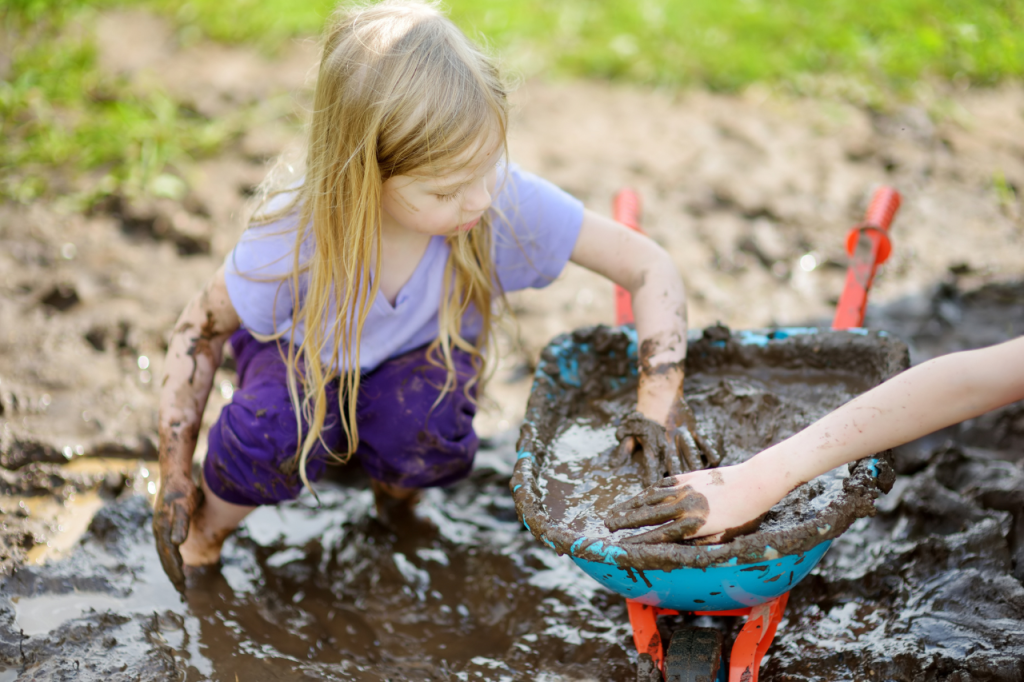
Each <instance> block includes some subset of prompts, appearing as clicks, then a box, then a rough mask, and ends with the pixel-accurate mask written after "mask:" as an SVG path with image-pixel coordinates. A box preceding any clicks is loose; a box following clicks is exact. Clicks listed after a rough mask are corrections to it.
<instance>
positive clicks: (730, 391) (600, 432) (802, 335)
mask: <svg viewBox="0 0 1024 682" xmlns="http://www.w3.org/2000/svg"><path fill="white" fill-rule="evenodd" d="M636 356H637V342H636V332H635V331H634V330H633V329H632V328H631V327H616V328H611V327H605V326H597V327H589V328H585V329H580V330H577V331H575V332H573V333H572V334H565V335H562V336H559V337H557V338H555V339H554V340H553V341H552V342H551V343H550V344H549V345H548V346H547V347H546V348H545V349H544V352H543V353H542V355H541V362H540V364H539V367H538V368H537V371H536V374H535V378H534V384H533V389H532V392H531V395H530V400H529V403H528V404H527V410H526V418H525V420H524V423H523V427H522V431H521V434H520V438H519V443H518V446H517V450H518V460H517V462H516V466H515V471H514V474H513V476H512V480H511V483H510V486H511V488H512V494H513V496H514V498H515V502H516V510H517V512H518V514H519V518H520V519H521V520H522V522H523V523H524V525H525V526H526V527H527V528H528V529H529V530H530V532H532V533H533V535H534V536H536V537H537V539H539V540H540V541H542V542H543V543H545V544H546V545H548V546H549V547H551V548H552V549H554V550H555V551H556V552H558V553H559V554H568V555H569V556H570V557H571V558H572V560H573V561H574V562H575V563H576V564H577V565H578V566H579V567H580V568H581V569H583V570H584V571H585V572H586V573H587V574H589V575H590V576H591V577H593V578H594V579H596V580H597V581H598V582H600V583H602V584H604V585H605V586H607V587H608V588H610V589H612V590H614V591H615V592H618V593H620V594H622V595H623V596H625V597H628V598H630V599H633V600H635V601H637V602H640V603H642V604H648V605H650V606H656V607H660V608H666V609H675V610H679V611H725V610H731V609H740V608H744V607H750V606H757V605H759V604H763V603H765V602H768V601H770V600H771V599H773V598H775V597H778V596H779V595H781V594H783V593H785V592H787V591H789V590H790V589H792V587H793V586H794V585H796V584H797V583H798V582H799V581H800V580H801V579H802V578H804V577H805V576H806V575H807V574H808V573H809V572H810V571H811V569H813V568H814V566H815V565H816V564H817V562H818V561H819V560H820V559H821V557H822V556H823V555H824V553H825V551H826V550H827V549H828V547H829V545H830V544H831V541H832V540H833V539H834V538H836V537H838V536H839V535H840V534H842V533H843V532H844V531H845V530H846V529H847V528H849V527H850V525H851V524H852V523H853V522H854V521H855V520H857V519H858V518H861V517H864V516H869V515H873V514H874V500H875V498H876V497H877V496H878V493H879V492H888V490H889V489H890V488H891V486H892V483H893V481H894V479H895V474H894V472H893V468H892V462H891V452H883V453H879V454H877V455H875V456H873V457H868V458H865V459H861V460H859V461H857V462H854V463H853V464H851V465H849V466H848V467H847V466H843V467H840V468H839V469H837V470H835V471H833V472H830V473H828V474H826V475H824V476H822V477H819V478H818V479H815V480H814V481H811V482H808V483H806V484H804V485H802V486H800V487H799V488H797V490H795V491H793V492H792V493H790V495H789V496H787V498H786V499H784V500H783V501H782V502H780V503H779V505H776V507H775V508H773V509H772V511H771V512H769V514H768V515H767V516H766V517H765V520H764V521H762V523H761V525H760V526H759V527H758V528H757V529H756V530H754V531H753V532H751V533H749V534H746V535H742V536H739V537H736V538H734V539H733V540H731V541H729V542H726V543H722V544H704V545H700V544H685V543H657V544H653V543H623V542H622V540H624V539H626V538H628V537H630V536H631V535H635V534H637V533H639V532H642V530H623V531H617V532H616V533H611V532H609V531H608V530H607V529H606V528H605V527H604V526H603V524H602V523H601V520H602V513H601V512H602V510H603V509H606V508H607V506H609V505H611V504H614V503H616V502H619V501H622V500H624V499H628V498H629V497H631V496H632V495H634V494H636V493H638V492H640V490H642V488H643V485H642V483H641V482H640V476H639V465H638V464H637V463H636V462H627V463H625V464H623V463H621V462H620V463H618V465H619V467H618V468H616V467H615V465H614V464H613V454H612V451H613V447H614V444H615V443H614V430H615V426H616V424H617V422H618V420H619V419H620V418H621V416H622V415H623V414H624V413H625V412H628V411H629V410H631V409H633V406H635V400H636V397H635V396H636V384H637V371H636V366H637V357H636ZM908 366H909V355H908V353H907V348H906V346H905V345H904V344H903V343H902V342H901V341H899V340H898V339H896V338H894V337H891V336H889V335H887V334H886V333H885V332H869V331H867V330H864V329H853V330H844V331H835V330H819V329H815V328H782V329H774V330H764V331H740V332H730V331H729V330H728V329H727V328H725V327H722V326H716V327H712V328H708V329H706V330H704V331H703V333H701V332H692V333H691V337H690V339H689V346H688V352H687V360H686V377H687V378H686V385H685V391H686V395H687V401H688V402H689V403H690V406H691V407H692V408H693V410H694V413H695V414H696V415H697V418H698V425H699V428H700V429H701V432H702V435H704V437H705V438H706V439H708V440H709V441H710V442H712V443H714V444H716V447H717V448H718V450H719V452H720V453H724V458H723V461H722V465H727V464H735V463H738V462H739V461H743V460H744V459H746V458H748V457H750V456H752V455H753V454H756V452H757V451H760V450H761V449H763V448H764V447H767V446H769V445H771V444H772V443H774V442H778V441H780V440H782V439H783V438H785V437H788V436H789V435H791V433H794V432H796V431H798V430H800V429H802V428H804V427H805V426H808V425H809V424H811V423H812V422H813V421H815V420H816V419H818V418H819V417H820V416H822V415H823V414H825V413H827V412H828V411H830V410H832V409H834V408H835V407H838V405H839V404H841V403H843V402H845V401H846V400H849V399H850V398H851V397H853V396H854V395H856V394H857V393H860V392H862V391H864V390H867V389H868V388H870V387H872V386H874V385H877V384H879V383H881V382H883V381H885V380H886V379H888V378H889V377H891V376H893V375H895V374H897V373H898V372H900V371H902V370H904V369H906V368H907V367H908ZM794 377H795V381H796V382H797V383H799V382H800V381H803V382H804V383H805V384H806V386H808V387H809V388H806V387H805V388H802V389H801V390H803V392H804V394H806V395H804V397H803V398H802V400H803V402H802V403H799V404H797V403H793V402H792V400H791V399H790V397H787V395H786V387H787V386H789V385H790V384H792V383H793V381H794ZM829 382H833V383H831V384H830V383H829ZM750 386H755V388H756V387H760V388H756V390H752V389H750V388H749V387H750ZM723 395H724V396H725V398H723ZM730 395H731V396H732V397H729V396H730ZM737 396H738V397H737ZM723 405H724V406H725V407H723ZM723 410H724V411H723ZM730 410H732V412H730ZM734 434H740V435H739V436H735V437H734ZM736 438H739V440H736ZM730 439H732V440H730ZM744 439H745V440H744ZM733 441H735V442H733ZM737 443H739V444H740V445H739V446H737ZM736 494H737V495H742V494H743V491H742V490H737V491H736ZM602 496H603V497H602ZM570 498H571V499H572V501H571V503H567V502H566V500H567V499H570Z"/></svg>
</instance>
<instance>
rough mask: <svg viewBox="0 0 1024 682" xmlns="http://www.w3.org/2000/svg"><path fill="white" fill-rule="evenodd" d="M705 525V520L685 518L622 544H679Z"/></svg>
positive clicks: (636, 536)
mask: <svg viewBox="0 0 1024 682" xmlns="http://www.w3.org/2000/svg"><path fill="white" fill-rule="evenodd" d="M703 525H704V519H703V518H697V517H692V518H691V517H684V518H681V519H676V520H675V521H673V522H672V523H667V524H665V525H664V526H661V527H660V528H655V529H654V530H649V531H647V532H646V533H640V534H639V535H634V536H633V537H629V538H626V539H625V540H622V541H621V543H620V544H623V545H631V544H637V543H641V542H645V543H650V542H679V541H680V540H685V539H686V538H688V537H690V536H691V535H693V534H694V533H696V532H697V531H698V530H700V527H701V526H703Z"/></svg>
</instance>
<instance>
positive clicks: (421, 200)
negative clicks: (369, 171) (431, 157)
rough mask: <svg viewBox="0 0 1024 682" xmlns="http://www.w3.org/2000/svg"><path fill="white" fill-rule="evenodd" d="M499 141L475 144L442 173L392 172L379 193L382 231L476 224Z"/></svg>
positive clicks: (448, 229)
mask: <svg viewBox="0 0 1024 682" xmlns="http://www.w3.org/2000/svg"><path fill="white" fill-rule="evenodd" d="M502 150H503V148H502V145H500V144H493V145H491V144H488V145H486V146H484V147H482V148H480V149H479V150H478V151H476V153H475V154H474V155H473V156H472V157H471V158H470V160H469V163H468V164H466V165H465V166H463V167H462V168H461V169H459V170H457V171H454V172H452V173H448V174H445V175H419V174H410V175H396V176H394V177H392V178H389V179H388V180H386V181H385V182H384V186H383V191H382V194H381V209H382V210H383V214H384V215H383V225H382V227H383V229H384V232H385V234H387V233H390V234H400V233H402V232H415V233H418V234H425V235H431V236H434V235H440V236H448V235H453V234H456V233H458V232H468V231H469V230H472V229H473V228H474V227H476V225H477V223H479V222H480V218H481V216H483V214H484V212H485V211H486V210H487V209H488V208H490V206H491V201H492V200H493V196H494V187H495V184H496V182H497V164H498V160H499V159H500V158H501V153H502Z"/></svg>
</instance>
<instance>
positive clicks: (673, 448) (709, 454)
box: [615, 397, 720, 486]
mask: <svg viewBox="0 0 1024 682" xmlns="http://www.w3.org/2000/svg"><path fill="white" fill-rule="evenodd" d="M668 423H669V428H665V427H664V426H662V425H661V424H659V423H658V422H656V421H654V420H653V419H648V418H647V417H646V416H644V415H643V414H642V413H641V412H638V411H635V412H631V413H630V414H628V415H626V418H625V419H623V420H622V423H621V424H620V425H619V428H618V430H617V431H616V432H615V437H616V439H618V441H619V447H618V449H617V455H618V458H617V459H618V460H619V461H618V464H619V465H620V466H621V465H622V464H625V463H626V462H628V461H629V458H630V457H632V456H633V453H634V452H635V451H637V450H639V451H640V453H641V466H642V472H641V476H642V477H643V482H644V485H648V486H651V485H655V484H656V483H657V482H658V480H659V479H660V478H661V477H663V476H666V475H668V476H674V475H676V474H681V473H684V472H686V471H698V470H700V469H703V468H704V467H705V466H715V465H717V464H718V462H719V461H720V457H719V456H718V454H717V453H716V452H715V451H714V450H713V449H712V448H711V447H710V446H709V445H708V444H707V441H706V440H705V439H704V437H703V436H702V435H701V434H700V431H698V430H697V420H696V418H695V417H694V416H693V411H692V410H691V409H690V406H689V405H687V404H686V401H685V400H684V399H683V398H681V397H680V398H679V399H678V400H677V401H676V405H675V406H674V407H673V409H672V412H671V414H670V415H669V419H668Z"/></svg>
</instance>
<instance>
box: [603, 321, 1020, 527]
mask: <svg viewBox="0 0 1024 682" xmlns="http://www.w3.org/2000/svg"><path fill="white" fill-rule="evenodd" d="M1021 399H1024V337H1022V338H1019V339H1015V340H1013V341H1008V342H1006V343H1003V344H1000V345H997V346H992V347H990V348H983V349H981V350H973V351H964V352H961V353H953V354H951V355H946V356H943V357H939V358H935V359H934V360H929V361H928V362H925V363H923V364H920V365H918V366H916V367H913V368H911V369H909V370H907V371H906V372H903V373H902V374H899V375H897V376H895V377H893V378H892V379H890V380H889V381H887V382H885V383H883V384H881V385H879V386H876V387H875V388H873V389H871V390H870V391H868V392H866V393H864V394H862V395H860V396H858V397H856V398H854V399H853V400H851V401H850V402H848V403H846V404H845V405H843V406H842V407H840V408H838V409H837V410H835V411H834V412H831V413H829V414H828V415H826V416H824V417H822V418H821V419H819V420H818V421H817V422H815V423H814V424H812V425H810V426H809V427H807V428H806V429H804V430H803V431H801V432H799V433H797V434H796V435H794V436H792V437H790V438H788V439H786V440H784V441H782V442H781V443H778V444H777V445H773V446H772V447H770V448H768V449H767V450H765V451H764V452H762V453H760V454H758V455H757V456H755V457H753V458H751V459H749V460H748V461H746V462H744V463H743V464H739V465H736V466H732V467H722V468H720V469H715V470H713V471H702V472H697V473H695V474H685V475H682V476H678V477H676V478H675V479H674V480H673V479H666V481H665V482H664V484H663V485H661V486H660V487H659V488H655V489H648V490H646V491H644V492H643V493H641V495H639V496H637V497H636V498H633V499H632V500H629V501H627V502H626V503H624V504H623V505H621V506H620V508H619V509H617V510H616V511H615V513H613V515H612V516H610V517H609V519H608V521H607V523H608V526H609V527H614V528H616V529H617V528H636V527H640V526H646V525H652V524H655V523H662V522H664V521H669V520H672V519H678V521H677V522H674V523H672V524H668V526H665V527H662V528H659V529H657V530H656V531H652V533H654V534H655V535H652V536H648V537H647V538H646V541H648V542H650V541H659V540H670V539H680V538H682V537H697V536H703V535H713V534H716V533H719V532H721V531H725V530H728V529H734V528H738V527H743V526H744V524H749V523H750V522H751V521H752V520H756V519H759V518H760V517H761V516H763V515H764V514H765V513H766V512H767V511H768V510H769V509H771V508H772V506H774V505H775V504H776V503H777V502H778V501H779V500H781V499H782V498H783V497H785V496H786V494H787V493H788V492H789V491H791V490H792V489H794V488H795V487H797V486H798V485H800V484H801V483H804V482H806V481H810V480H811V479H813V478H815V477H817V476H820V475H821V474H823V473H825V472H826V471H830V470H832V469H834V468H836V467H837V466H840V465H842V464H846V463H849V462H852V461H854V460H857V459H861V458H862V457H867V456H870V455H873V454H875V453H878V452H882V451H884V450H888V449H889V448H892V447H895V446H897V445H901V444H903V443H906V442H909V441H912V440H914V439H916V438H920V437H921V436H924V435H926V434H929V433H932V432H933V431H936V430H938V429H940V428H943V427H945V426H949V425H951V424H956V423H958V422H961V421H963V420H965V419H971V418H972V417H977V416H978V415H980V414H984V413H985V412H988V411H989V410H993V409H995V408H997V407H1001V406H1003V405H1007V404H1009V403H1012V402H1014V401H1017V400H1021ZM669 489H670V490H669ZM641 498H643V499H641ZM698 517H700V521H701V523H699V524H695V522H696V521H697V520H698ZM673 526H675V528H673Z"/></svg>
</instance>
